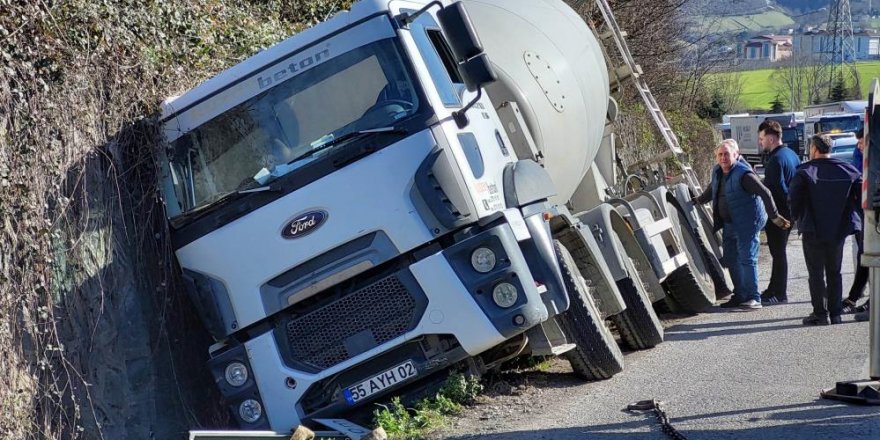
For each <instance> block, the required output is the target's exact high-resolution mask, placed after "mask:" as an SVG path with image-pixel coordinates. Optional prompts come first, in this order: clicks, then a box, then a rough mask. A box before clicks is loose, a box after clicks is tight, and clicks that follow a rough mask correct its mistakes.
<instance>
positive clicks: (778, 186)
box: [758, 120, 801, 305]
mask: <svg viewBox="0 0 880 440" xmlns="http://www.w3.org/2000/svg"><path fill="white" fill-rule="evenodd" d="M758 142H759V143H760V144H761V147H762V148H763V150H764V152H765V153H767V161H766V162H765V163H764V186H766V187H767V189H769V190H770V194H772V195H773V202H774V203H776V209H777V210H779V215H781V216H783V217H787V218H791V210H790V209H789V207H788V184H789V182H791V178H792V177H794V172H795V169H797V167H798V165H800V164H801V161H800V160H799V159H798V156H797V153H795V152H794V151H793V150H792V149H791V148H787V147H785V145H783V144H782V127H781V126H780V125H779V123H778V122H776V121H770V120H768V121H764V122H762V123H761V125H759V126H758ZM764 232H766V233H767V247H769V248H770V255H771V256H772V257H773V269H772V271H771V272H770V283H769V284H767V290H765V291H764V293H762V294H761V303H763V304H765V305H767V304H778V303H787V302H788V256H787V255H786V253H785V248H786V246H788V236H789V234H791V229H782V228H780V227H779V226H776V225H774V224H773V222H768V223H767V226H765V227H764Z"/></svg>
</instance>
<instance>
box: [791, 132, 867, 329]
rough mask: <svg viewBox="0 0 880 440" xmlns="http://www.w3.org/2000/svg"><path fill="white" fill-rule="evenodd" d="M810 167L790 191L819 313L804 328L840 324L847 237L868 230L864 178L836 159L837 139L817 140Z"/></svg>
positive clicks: (801, 171)
mask: <svg viewBox="0 0 880 440" xmlns="http://www.w3.org/2000/svg"><path fill="white" fill-rule="evenodd" d="M810 159H811V160H810V161H809V162H806V163H804V164H803V165H801V166H799V167H798V170H797V172H796V173H795V175H794V178H793V179H791V186H790V188H789V190H790V191H789V194H788V197H789V205H790V206H791V213H792V215H793V216H794V218H795V220H796V221H797V222H798V230H799V231H800V233H801V234H803V244H804V260H805V261H806V263H807V273H809V277H810V281H809V283H810V300H811V302H812V303H813V313H811V314H810V315H809V316H807V317H806V318H804V319H803V322H804V325H828V324H829V323H830V324H839V323H840V314H841V312H842V310H841V308H842V304H841V303H842V301H841V299H842V296H843V283H842V279H841V276H840V266H841V262H842V261H843V244H844V242H845V240H846V237H847V236H849V235H852V234H853V233H854V232H856V231H859V230H861V229H862V220H861V218H859V214H858V206H859V203H860V202H861V189H862V177H861V173H860V172H859V170H857V169H856V168H855V167H853V166H852V164H850V163H847V162H844V161H842V160H840V159H834V158H832V157H831V139H829V138H828V137H826V136H813V138H812V140H811V142H810Z"/></svg>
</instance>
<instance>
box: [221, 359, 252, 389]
mask: <svg viewBox="0 0 880 440" xmlns="http://www.w3.org/2000/svg"><path fill="white" fill-rule="evenodd" d="M247 379H248V371H247V367H245V366H244V364H243V363H241V362H232V363H230V364H229V365H227V366H226V382H228V383H229V385H232V386H234V387H240V386H242V385H244V383H245V382H247Z"/></svg>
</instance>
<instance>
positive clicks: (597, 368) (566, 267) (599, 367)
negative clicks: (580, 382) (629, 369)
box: [556, 241, 623, 380]
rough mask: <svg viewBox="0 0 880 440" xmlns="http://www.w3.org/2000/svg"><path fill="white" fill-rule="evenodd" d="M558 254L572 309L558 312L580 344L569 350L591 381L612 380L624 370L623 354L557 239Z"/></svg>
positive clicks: (572, 339) (579, 370) (566, 330)
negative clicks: (611, 378) (612, 377)
mask: <svg viewBox="0 0 880 440" xmlns="http://www.w3.org/2000/svg"><path fill="white" fill-rule="evenodd" d="M556 255H557V257H558V258H559V266H560V269H561V270H562V277H563V279H564V281H565V289H566V290H567V291H568V297H569V300H570V305H569V308H568V310H567V311H566V312H565V313H562V314H561V315H558V316H557V317H556V319H557V320H558V323H559V326H560V327H561V328H562V331H563V332H564V333H565V336H566V337H567V338H568V339H569V341H570V342H573V343H574V344H575V345H576V346H575V348H574V349H572V350H570V351H568V352H566V353H565V357H566V359H568V361H569V363H571V368H572V370H574V372H575V374H577V375H578V376H580V377H582V378H584V379H587V380H601V379H608V378H610V377H611V376H614V375H615V374H617V373H619V372H621V371H623V353H622V352H621V351H620V347H618V346H617V342H616V341H615V340H614V335H613V334H612V333H611V330H609V329H608V326H607V325H606V324H605V320H603V319H602V316H601V315H600V314H599V309H598V308H597V307H596V304H595V302H594V300H593V297H592V295H590V292H589V288H588V287H587V285H586V282H585V281H584V279H583V277H582V276H581V273H580V271H579V270H578V268H577V265H576V264H575V261H574V258H572V256H571V253H569V251H568V249H566V248H565V246H563V245H562V244H560V243H559V241H556Z"/></svg>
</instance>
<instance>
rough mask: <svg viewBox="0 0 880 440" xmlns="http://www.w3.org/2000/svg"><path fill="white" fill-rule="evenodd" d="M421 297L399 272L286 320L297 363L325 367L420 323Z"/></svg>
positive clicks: (287, 331)
mask: <svg viewBox="0 0 880 440" xmlns="http://www.w3.org/2000/svg"><path fill="white" fill-rule="evenodd" d="M417 309H418V307H417V301H416V300H415V298H413V296H412V295H410V292H409V291H408V290H407V287H406V286H405V285H404V283H403V282H402V281H401V280H400V277H399V276H398V274H396V273H395V274H392V275H389V276H387V277H384V278H382V279H380V280H378V281H376V282H374V283H372V284H370V285H368V286H365V287H362V288H360V289H358V290H355V291H354V292H352V293H350V294H348V295H346V296H343V297H342V298H339V299H338V300H336V301H334V302H331V303H329V304H327V305H325V306H323V307H321V308H319V309H316V310H313V311H311V312H309V313H307V314H305V315H302V316H297V317H293V318H292V319H290V320H289V321H286V323H285V322H282V325H283V328H284V331H285V333H286V336H287V345H288V347H287V348H288V350H289V351H288V354H289V356H290V358H291V359H290V360H292V361H293V362H294V363H296V364H300V365H301V366H303V364H305V366H310V367H313V368H317V369H319V370H323V369H326V368H330V367H332V366H334V365H336V364H338V363H340V362H343V361H345V360H348V359H351V358H352V357H354V356H357V355H358V354H360V353H363V352H365V351H367V350H369V349H371V348H374V347H376V346H378V345H381V344H383V343H385V342H388V341H390V340H392V339H394V338H396V337H398V336H400V335H402V334H404V333H406V332H407V331H409V330H411V329H412V328H413V327H414V326H415V324H416V323H417V320H416V319H415V318H416V316H415V315H416V311H417Z"/></svg>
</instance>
